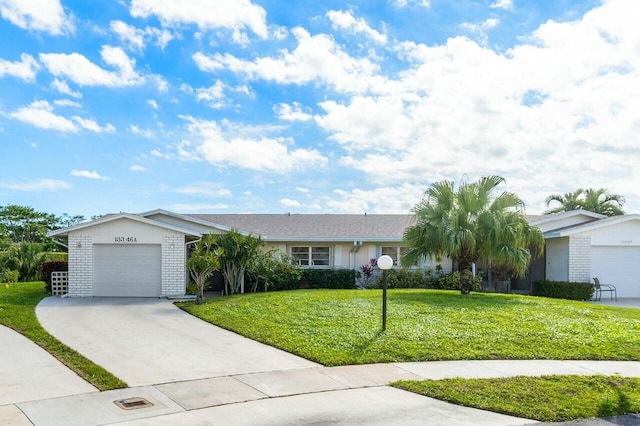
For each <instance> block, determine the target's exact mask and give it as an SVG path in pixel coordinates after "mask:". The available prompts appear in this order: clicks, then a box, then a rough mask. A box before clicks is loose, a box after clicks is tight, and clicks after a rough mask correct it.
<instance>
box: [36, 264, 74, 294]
mask: <svg viewBox="0 0 640 426" xmlns="http://www.w3.org/2000/svg"><path fill="white" fill-rule="evenodd" d="M68 270H69V264H68V263H67V262H60V261H54V262H44V263H43V264H42V266H41V267H40V274H41V275H42V281H44V282H45V287H44V288H45V289H46V290H47V291H48V292H51V273H52V272H54V271H68Z"/></svg>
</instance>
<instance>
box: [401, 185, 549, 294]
mask: <svg viewBox="0 0 640 426" xmlns="http://www.w3.org/2000/svg"><path fill="white" fill-rule="evenodd" d="M503 182H504V179H503V178H502V177H500V176H488V177H483V178H481V179H479V180H478V181H477V182H473V183H464V184H462V185H460V186H459V188H458V189H457V190H456V189H455V187H454V183H453V182H451V181H449V180H442V181H439V182H435V183H433V184H432V185H431V187H430V188H429V189H428V190H427V191H426V193H425V198H424V199H423V200H422V201H421V202H420V203H418V204H417V205H416V206H415V207H414V208H413V212H414V213H415V214H416V224H415V225H413V226H410V227H409V228H407V230H406V231H405V234H404V238H405V241H406V242H407V244H408V249H407V251H406V253H405V255H404V256H403V258H402V262H403V264H406V265H408V264H413V263H414V262H416V261H417V260H418V259H420V258H422V257H429V256H435V257H442V256H446V257H449V258H451V259H452V260H454V261H455V262H456V263H457V265H458V270H459V271H460V292H461V293H462V294H468V293H469V291H470V287H471V285H470V283H471V271H470V269H471V265H472V263H474V262H476V261H478V260H480V259H483V260H485V261H487V262H488V263H490V264H493V265H494V266H503V267H506V268H508V269H509V270H511V271H512V272H513V274H514V275H515V276H522V275H524V273H525V271H526V269H527V267H528V265H529V262H530V260H531V253H530V251H529V248H530V247H532V248H535V252H536V253H541V252H542V250H543V247H544V237H543V236H542V232H540V230H539V229H538V228H537V227H534V226H531V225H529V223H528V222H527V221H526V219H525V217H524V214H523V207H524V203H523V202H522V200H520V198H518V196H516V195H515V194H513V193H511V192H502V193H500V194H498V195H496V194H495V191H496V188H497V187H498V186H499V185H500V184H502V183H503Z"/></svg>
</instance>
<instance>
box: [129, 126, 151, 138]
mask: <svg viewBox="0 0 640 426" xmlns="http://www.w3.org/2000/svg"><path fill="white" fill-rule="evenodd" d="M127 130H128V131H130V132H131V133H133V134H134V135H139V136H142V137H145V138H152V137H153V130H151V129H143V128H141V127H140V126H138V125H135V124H132V125H131V126H129V127H128V128H127Z"/></svg>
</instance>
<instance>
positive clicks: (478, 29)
mask: <svg viewBox="0 0 640 426" xmlns="http://www.w3.org/2000/svg"><path fill="white" fill-rule="evenodd" d="M499 24H500V20H499V19H496V18H488V19H486V20H484V21H482V22H479V23H472V22H463V23H462V24H460V28H462V29H465V30H467V31H469V32H471V33H473V34H476V35H477V39H478V41H479V42H480V43H481V44H483V45H485V44H487V42H488V40H489V37H488V35H487V33H486V31H487V30H490V29H493V28H495V27H497V26H498V25H499Z"/></svg>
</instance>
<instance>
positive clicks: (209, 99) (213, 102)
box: [195, 80, 226, 109]
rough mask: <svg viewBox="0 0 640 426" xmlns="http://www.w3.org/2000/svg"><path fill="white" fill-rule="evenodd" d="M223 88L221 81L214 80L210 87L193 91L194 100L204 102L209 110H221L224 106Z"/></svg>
mask: <svg viewBox="0 0 640 426" xmlns="http://www.w3.org/2000/svg"><path fill="white" fill-rule="evenodd" d="M225 87H226V85H225V84H224V83H223V82H222V81H221V80H216V82H215V83H214V84H213V85H212V86H210V87H200V88H198V89H196V91H195V93H196V100H198V101H201V102H205V103H206V104H208V105H209V106H210V107H211V108H216V109H218V108H222V107H224V106H225V105H226V103H225V102H224V99H225V95H224V89H225Z"/></svg>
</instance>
